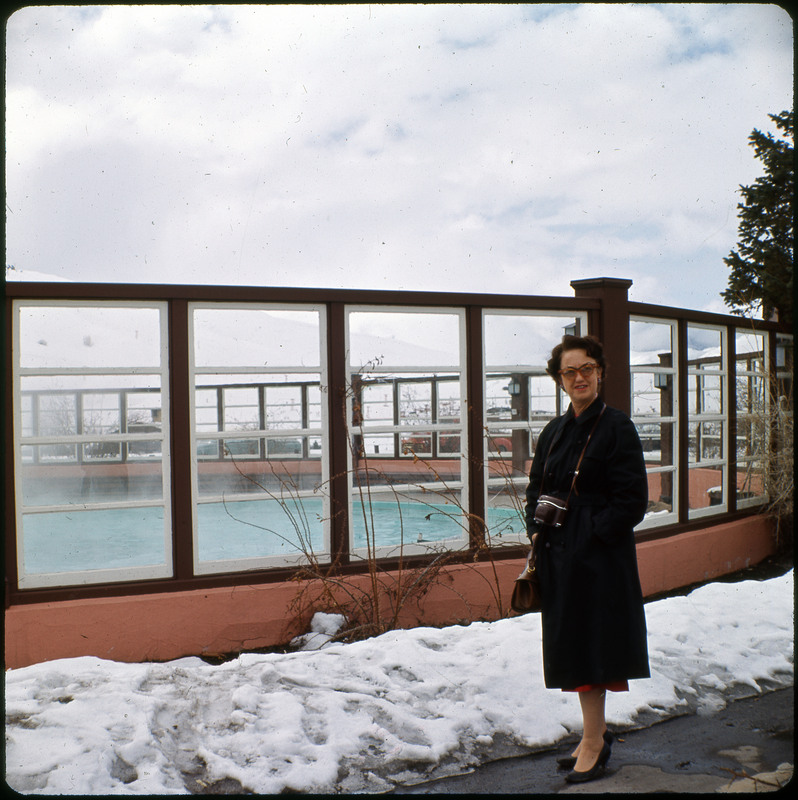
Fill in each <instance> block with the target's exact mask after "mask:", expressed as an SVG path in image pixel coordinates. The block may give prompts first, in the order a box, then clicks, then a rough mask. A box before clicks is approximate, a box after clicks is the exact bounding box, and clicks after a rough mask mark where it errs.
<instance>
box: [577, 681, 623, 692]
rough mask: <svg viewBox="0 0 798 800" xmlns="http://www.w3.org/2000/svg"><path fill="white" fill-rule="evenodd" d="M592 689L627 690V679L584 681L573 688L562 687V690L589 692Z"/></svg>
mask: <svg viewBox="0 0 798 800" xmlns="http://www.w3.org/2000/svg"><path fill="white" fill-rule="evenodd" d="M593 689H604V690H605V691H608V692H628V691H629V681H613V682H612V683H586V684H584V685H583V686H577V687H576V688H575V689H563V691H564V692H590V691H592V690H593Z"/></svg>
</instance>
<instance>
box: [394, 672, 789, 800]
mask: <svg viewBox="0 0 798 800" xmlns="http://www.w3.org/2000/svg"><path fill="white" fill-rule="evenodd" d="M794 708H795V706H794V698H793V688H792V687H789V688H786V689H777V690H775V691H770V692H766V693H764V694H762V695H756V696H755V697H749V698H744V699H739V700H732V701H729V702H728V704H727V705H726V707H725V708H724V709H723V710H721V711H719V712H718V713H716V714H712V715H699V714H688V715H685V716H681V717H676V718H673V719H669V720H666V721H664V722H658V723H656V724H652V725H650V726H649V727H646V728H642V729H640V730H634V731H627V732H621V733H618V739H617V741H616V742H615V744H614V745H613V748H612V758H611V759H610V761H609V764H608V767H607V771H606V774H605V776H604V777H603V778H601V779H600V780H596V781H593V782H591V783H588V784H582V785H571V784H567V783H566V782H565V781H564V780H563V775H564V773H563V772H559V771H558V770H557V764H556V761H555V758H556V756H557V755H560V754H565V753H566V752H567V751H568V749H569V747H573V744H570V745H569V747H565V746H563V747H562V748H560V749H559V750H557V751H549V752H543V753H535V754H533V755H530V756H522V757H518V758H508V759H504V760H502V761H494V762H491V763H489V764H485V765H483V766H481V767H479V768H478V769H476V770H474V771H473V772H470V773H468V774H467V775H459V776H456V777H451V778H441V779H439V780H436V781H430V782H428V783H423V784H417V785H415V786H406V787H401V788H397V789H396V791H395V792H393V794H621V793H623V794H630V793H631V794H643V793H645V794H650V793H691V794H692V793H715V792H722V793H726V792H733V793H760V792H772V791H778V789H779V787H780V786H784V785H786V784H787V783H788V782H790V781H791V780H792V771H793V764H794V754H795V749H794V739H793V735H794V731H793V727H794Z"/></svg>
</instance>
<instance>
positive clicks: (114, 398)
mask: <svg viewBox="0 0 798 800" xmlns="http://www.w3.org/2000/svg"><path fill="white" fill-rule="evenodd" d="M81 401H82V402H81V410H82V418H83V422H82V428H83V431H82V432H83V433H119V432H120V430H121V427H120V421H121V418H122V414H121V408H120V395H119V394H116V393H114V394H104V393H103V394H100V393H96V392H87V393H85V394H84V395H83V397H82V398H81Z"/></svg>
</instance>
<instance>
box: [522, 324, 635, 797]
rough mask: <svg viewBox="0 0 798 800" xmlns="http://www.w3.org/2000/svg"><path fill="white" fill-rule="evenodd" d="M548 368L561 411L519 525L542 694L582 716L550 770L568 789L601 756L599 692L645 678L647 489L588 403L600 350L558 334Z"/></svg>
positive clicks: (626, 449)
mask: <svg viewBox="0 0 798 800" xmlns="http://www.w3.org/2000/svg"><path fill="white" fill-rule="evenodd" d="M546 371H547V372H548V373H549V375H551V376H552V378H554V380H555V381H556V382H557V383H558V384H559V385H560V386H562V387H563V389H564V390H565V392H566V393H567V394H568V397H569V398H570V400H571V405H570V407H569V408H568V410H567V411H566V413H565V414H564V415H563V416H561V417H558V418H557V419H554V420H552V421H551V422H550V423H549V424H548V425H547V426H546V427H545V428H544V430H543V432H542V433H541V435H540V438H539V441H538V445H537V447H536V449H535V456H534V459H533V461H532V469H531V472H530V476H529V477H530V480H529V486H528V488H527V493H526V501H527V505H526V523H527V533H528V535H529V538H530V540H531V541H535V539H536V538H537V539H538V541H537V542H536V551H537V571H538V575H539V577H540V586H541V594H542V604H543V607H542V629H543V673H544V679H545V682H546V686H547V687H548V688H558V689H562V690H563V691H569V692H577V693H578V695H579V701H580V704H581V709H582V720H583V732H582V739H581V741H580V742H579V745H578V746H577V748H576V750H575V751H574V753H573V755H572V756H570V757H566V758H562V759H560V765H561V766H564V767H572V768H573V769H572V770H571V772H569V773H568V775H567V776H566V780H567V781H569V782H571V783H581V782H585V781H589V780H593V779H594V778H598V777H600V776H601V775H602V774H603V771H604V766H605V764H606V763H607V760H608V759H609V757H610V751H611V744H612V734H610V733H609V731H607V725H606V722H605V718H604V706H605V698H606V692H607V691H608V690H609V691H616V692H617V691H628V688H629V686H628V680H629V679H630V678H647V677H648V676H649V668H648V651H647V646H646V622H645V615H644V611H643V595H642V592H641V589H640V579H639V577H638V572H637V555H636V553H635V542H634V533H633V529H634V527H635V525H637V523H638V522H640V521H641V520H642V519H643V516H644V515H645V511H646V505H647V501H648V482H647V478H646V469H645V463H644V460H643V449H642V447H641V445H640V439H639V437H638V435H637V431H636V430H635V427H634V425H633V424H632V421H631V420H630V419H629V418H628V417H627V416H626V415H625V414H624V413H622V412H621V411H618V410H616V409H613V408H609V407H608V406H605V404H604V402H603V401H602V400H601V399H600V398H599V396H598V387H599V384H600V383H601V381H602V380H603V378H604V374H605V371H606V364H605V360H604V355H603V349H602V346H601V344H599V342H598V341H597V340H596V339H595V338H593V337H591V336H585V337H577V336H564V337H563V340H562V342H561V344H558V345H557V346H556V347H555V348H554V350H553V351H552V355H551V359H550V360H549V362H548V366H547V370H546ZM588 440H589V441H588ZM586 445H587V447H586ZM580 455H581V456H582V460H581V463H580V464H579V466H578V467H577V463H578V462H579V460H580ZM575 472H576V479H575V480H574V476H575ZM541 494H547V495H554V496H555V497H558V498H561V499H566V498H568V510H567V512H566V515H565V521H564V523H563V524H562V527H552V526H550V525H543V524H539V523H537V522H535V507H536V505H537V501H538V497H539V496H540V495H541Z"/></svg>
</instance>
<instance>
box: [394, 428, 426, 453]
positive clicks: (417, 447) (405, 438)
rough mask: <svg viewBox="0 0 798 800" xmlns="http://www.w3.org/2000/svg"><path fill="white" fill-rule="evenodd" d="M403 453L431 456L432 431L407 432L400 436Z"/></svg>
mask: <svg viewBox="0 0 798 800" xmlns="http://www.w3.org/2000/svg"><path fill="white" fill-rule="evenodd" d="M399 441H400V443H401V447H402V454H403V455H411V456H412V455H417V456H431V455H432V432H431V431H419V432H418V433H405V434H402V435H401V436H400V437H399Z"/></svg>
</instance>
